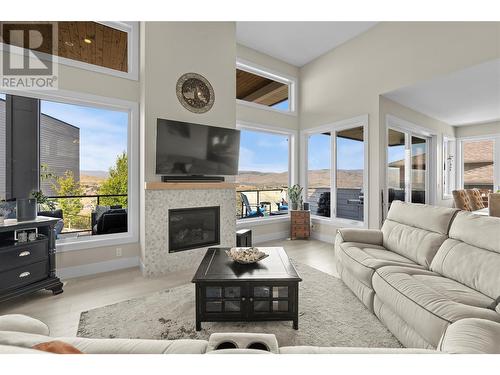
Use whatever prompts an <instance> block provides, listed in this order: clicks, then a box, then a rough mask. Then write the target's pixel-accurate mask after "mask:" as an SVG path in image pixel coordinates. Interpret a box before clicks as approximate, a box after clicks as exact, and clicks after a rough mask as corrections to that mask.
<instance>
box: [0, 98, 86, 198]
mask: <svg viewBox="0 0 500 375" xmlns="http://www.w3.org/2000/svg"><path fill="white" fill-rule="evenodd" d="M40 164H41V165H45V166H47V167H48V169H49V171H50V172H51V173H53V174H54V175H55V176H63V175H64V173H65V172H66V171H72V172H73V175H74V177H75V180H76V181H79V179H80V129H79V128H78V127H76V126H74V125H71V124H68V123H67V122H64V121H61V120H59V119H56V118H53V117H51V116H48V115H45V114H43V113H42V114H41V116H40ZM5 167H6V110H5V100H3V99H0V197H4V196H5V181H6V176H5V173H6V170H5ZM40 188H41V190H42V191H43V192H44V194H45V195H48V196H51V195H55V191H54V190H53V188H52V181H40Z"/></svg>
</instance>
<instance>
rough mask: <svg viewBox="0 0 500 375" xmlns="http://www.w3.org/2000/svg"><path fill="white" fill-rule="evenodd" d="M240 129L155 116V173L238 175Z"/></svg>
mask: <svg viewBox="0 0 500 375" xmlns="http://www.w3.org/2000/svg"><path fill="white" fill-rule="evenodd" d="M239 151H240V131H239V130H235V129H228V128H219V127H215V126H208V125H200V124H193V123H188V122H181V121H173V120H164V119H158V121H157V133H156V174H159V175H176V176H200V175H202V176H220V175H236V174H238V158H239Z"/></svg>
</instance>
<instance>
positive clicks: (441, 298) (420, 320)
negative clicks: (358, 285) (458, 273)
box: [373, 266, 500, 347]
mask: <svg viewBox="0 0 500 375" xmlns="http://www.w3.org/2000/svg"><path fill="white" fill-rule="evenodd" d="M373 288H374V290H375V293H376V295H377V297H378V298H380V300H381V302H382V303H383V304H385V305H387V306H388V307H389V308H390V309H391V310H392V311H394V313H396V314H397V315H398V316H400V317H401V318H402V319H403V320H404V321H405V322H406V323H407V324H408V325H409V326H410V327H412V328H413V329H414V330H415V331H416V332H419V334H420V335H421V336H422V338H423V339H424V340H426V341H427V342H428V343H429V344H431V345H433V346H434V347H436V346H437V345H438V343H439V340H440V338H441V335H442V334H443V332H444V331H445V329H446V327H447V326H448V325H449V324H451V323H453V322H455V321H457V320H460V319H464V318H482V319H489V320H494V321H498V322H500V315H499V314H497V313H496V312H495V311H492V310H489V309H488V308H487V306H489V305H490V304H491V302H492V301H493V300H492V299H491V298H489V297H487V296H485V295H483V294H481V293H479V292H478V291H476V290H473V289H471V288H469V287H467V286H465V285H462V284H460V283H458V282H456V281H454V280H451V279H447V278H445V277H442V276H441V275H439V274H437V273H435V272H432V271H428V270H422V269H416V268H411V267H399V266H388V267H382V268H380V269H378V270H377V271H376V272H375V274H374V276H373Z"/></svg>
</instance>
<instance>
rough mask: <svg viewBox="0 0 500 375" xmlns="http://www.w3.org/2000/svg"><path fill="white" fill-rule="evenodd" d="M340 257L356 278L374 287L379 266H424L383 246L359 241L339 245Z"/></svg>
mask: <svg viewBox="0 0 500 375" xmlns="http://www.w3.org/2000/svg"><path fill="white" fill-rule="evenodd" d="M338 257H339V260H340V262H342V265H343V266H344V267H345V268H346V269H347V270H348V271H349V273H350V274H351V275H353V276H354V277H355V278H356V279H358V280H359V281H361V282H362V283H363V284H365V285H366V286H368V287H370V288H372V276H373V273H374V272H375V270H376V269H377V268H380V267H383V266H389V265H403V266H415V267H418V268H422V266H419V265H418V264H416V263H414V262H413V261H411V260H410V259H408V258H405V257H403V256H401V255H399V254H397V253H395V252H393V251H389V250H387V249H386V248H384V247H382V246H376V245H371V244H366V243H358V242H343V243H341V244H340V246H339V252H338Z"/></svg>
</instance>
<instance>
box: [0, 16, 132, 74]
mask: <svg viewBox="0 0 500 375" xmlns="http://www.w3.org/2000/svg"><path fill="white" fill-rule="evenodd" d="M93 22H96V23H100V24H102V25H105V26H108V27H111V28H113V29H117V30H120V31H123V32H126V33H127V54H128V56H127V67H128V72H122V71H119V70H116V69H111V68H106V67H104V66H99V65H94V64H90V63H86V62H83V61H78V60H73V59H69V58H66V57H60V56H55V59H54V57H53V56H52V55H49V54H46V53H39V54H38V57H39V58H40V59H42V60H46V61H52V60H53V59H54V60H55V61H56V62H57V63H58V64H61V65H66V66H72V67H75V68H79V69H85V70H89V71H92V72H97V73H102V74H107V75H111V76H115V77H120V78H126V79H130V80H133V81H138V80H139V22H118V21H105V22H104V21H93ZM6 48H9V51H10V53H13V54H17V55H21V56H22V55H24V53H25V51H26V49H25V48H21V47H17V46H11V45H9V46H7V45H6V44H5V43H2V42H0V51H4V50H6Z"/></svg>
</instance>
